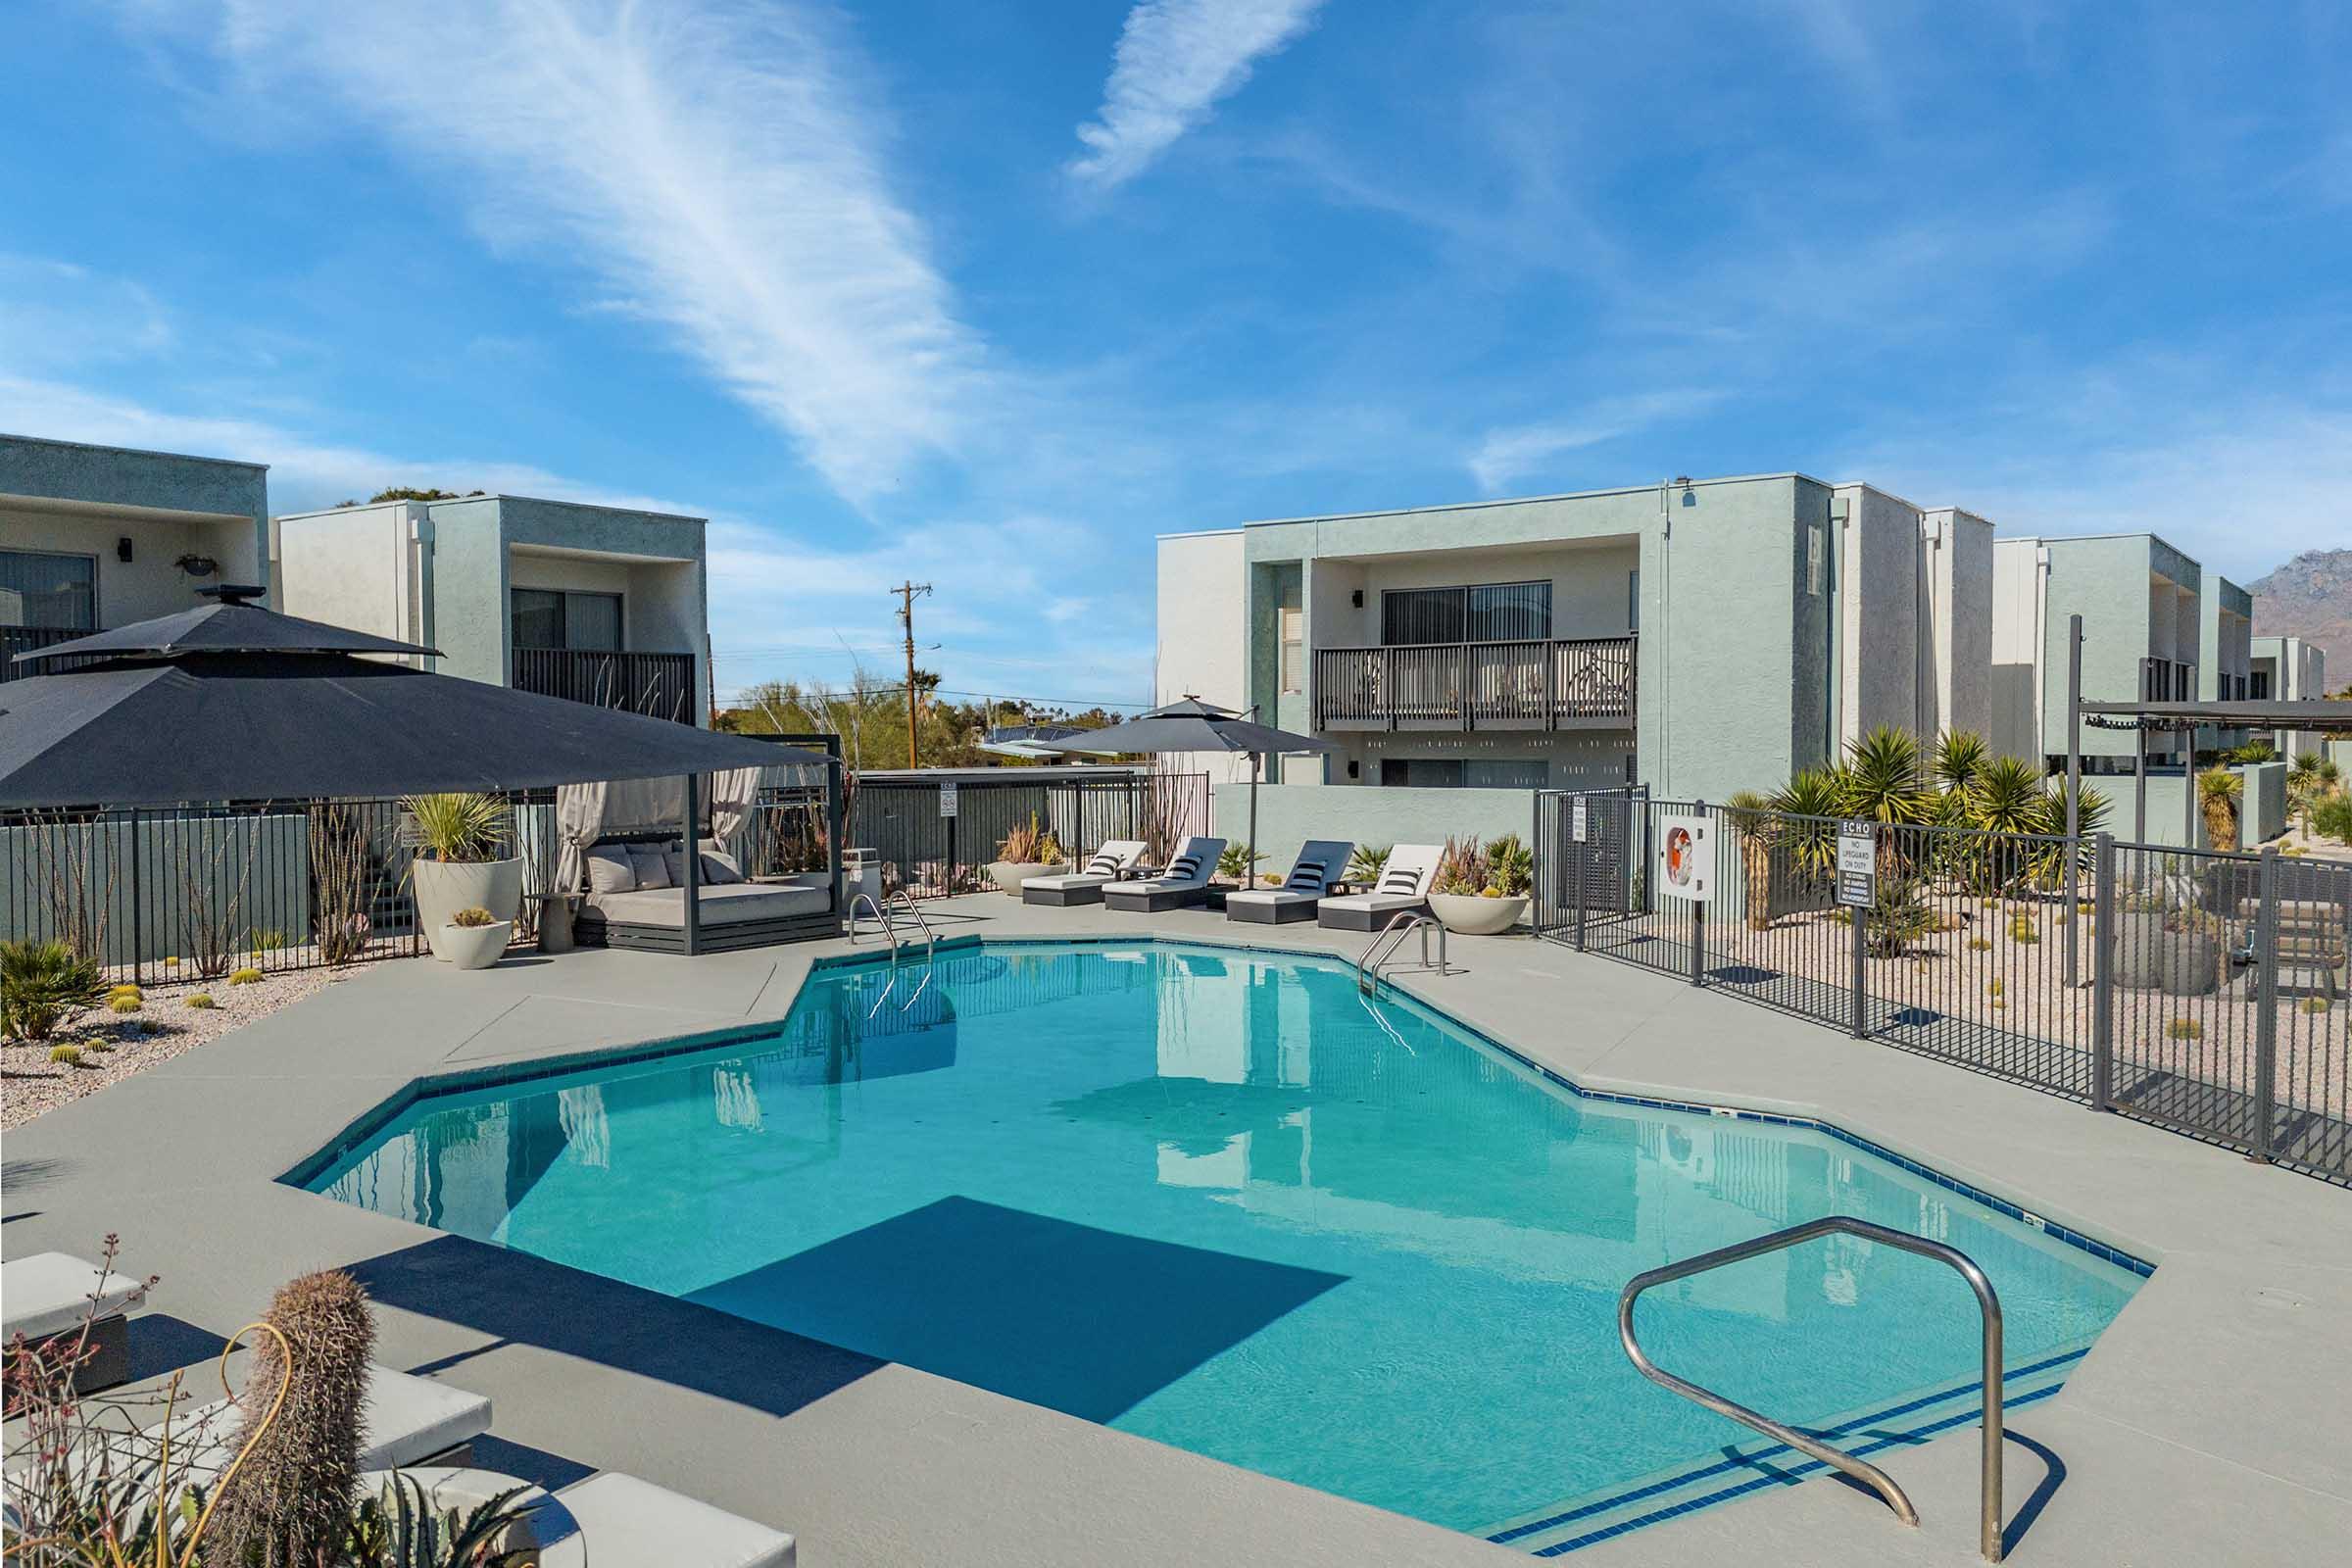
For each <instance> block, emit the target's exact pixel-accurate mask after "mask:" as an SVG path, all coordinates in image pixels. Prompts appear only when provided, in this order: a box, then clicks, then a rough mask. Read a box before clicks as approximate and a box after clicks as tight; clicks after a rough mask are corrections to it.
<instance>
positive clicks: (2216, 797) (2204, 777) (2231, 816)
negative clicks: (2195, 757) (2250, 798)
mask: <svg viewBox="0 0 2352 1568" xmlns="http://www.w3.org/2000/svg"><path fill="white" fill-rule="evenodd" d="M2245 793H2246V780H2245V777H2244V775H2242V774H2239V773H2232V772H2230V771H2229V769H2228V768H2226V767H2209V768H2207V769H2206V770H2205V771H2204V772H2202V773H2199V774H2198V775H2197V809H2198V811H2200V812H2201V813H2203V815H2204V818H2205V836H2206V838H2208V839H2210V840H2211V841H2212V843H2213V847H2214V848H2215V849H2217V850H2234V849H2236V848H2237V803H2238V799H2239V797H2241V796H2243V795H2244V794H2245Z"/></svg>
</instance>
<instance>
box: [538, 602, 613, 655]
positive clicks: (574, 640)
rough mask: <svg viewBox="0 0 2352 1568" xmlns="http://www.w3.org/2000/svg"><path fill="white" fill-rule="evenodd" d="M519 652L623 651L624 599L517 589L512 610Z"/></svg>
mask: <svg viewBox="0 0 2352 1568" xmlns="http://www.w3.org/2000/svg"><path fill="white" fill-rule="evenodd" d="M511 609H512V613H513V619H514V626H515V647H517V648H575V649H583V650H586V651H589V652H592V653H615V652H618V651H619V648H620V595H618V594H582V593H567V592H563V591H560V590H557V589H553V588H517V589H515V592H514V595H513V603H512V606H511Z"/></svg>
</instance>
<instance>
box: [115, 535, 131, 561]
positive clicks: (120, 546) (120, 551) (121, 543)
mask: <svg viewBox="0 0 2352 1568" xmlns="http://www.w3.org/2000/svg"><path fill="white" fill-rule="evenodd" d="M115 559H116V560H117V561H120V562H121V563H123V564H124V565H125V566H127V565H129V564H130V535H128V534H124V535H123V537H122V538H120V539H118V540H116V541H115Z"/></svg>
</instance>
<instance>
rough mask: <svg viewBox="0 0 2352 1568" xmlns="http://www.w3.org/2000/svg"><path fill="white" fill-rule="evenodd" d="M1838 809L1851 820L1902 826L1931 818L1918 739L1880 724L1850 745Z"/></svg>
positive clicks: (1841, 773) (1840, 776) (1840, 771)
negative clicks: (1865, 819) (1861, 819)
mask: <svg viewBox="0 0 2352 1568" xmlns="http://www.w3.org/2000/svg"><path fill="white" fill-rule="evenodd" d="M1838 795H1839V810H1840V812H1841V813H1842V814H1843V815H1846V816H1861V817H1868V818H1869V819H1870V820H1871V821H1873V822H1888V823H1894V824H1897V825H1900V824H1903V823H1910V822H1921V821H1925V820H1926V819H1927V815H1928V791H1927V788H1926V784H1925V781H1924V779H1923V776H1922V768H1921V760H1920V755H1919V737H1918V736H1916V735H1912V734H1910V733H1908V732H1906V731H1904V730H1899V729H1896V728H1894V727H1893V726H1892V725H1890V724H1881V725H1879V726H1878V727H1877V728H1876V729H1873V730H1872V731H1871V732H1870V733H1869V734H1867V735H1865V736H1863V737H1862V738H1861V739H1860V740H1858V741H1848V742H1847V743H1846V748H1845V761H1844V762H1843V764H1842V765H1841V766H1839V768H1838Z"/></svg>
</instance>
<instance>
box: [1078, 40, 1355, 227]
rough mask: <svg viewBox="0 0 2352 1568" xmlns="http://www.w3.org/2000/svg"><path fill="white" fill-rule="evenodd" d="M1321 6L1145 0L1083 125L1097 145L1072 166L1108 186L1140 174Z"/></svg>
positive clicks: (1083, 136)
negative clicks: (1093, 115) (1098, 102)
mask: <svg viewBox="0 0 2352 1568" xmlns="http://www.w3.org/2000/svg"><path fill="white" fill-rule="evenodd" d="M1322 4H1323V0H1142V3H1141V4H1140V5H1138V6H1137V7H1136V8H1135V9H1134V10H1133V11H1130V12H1129V13H1127V25H1126V26H1125V27H1123V28H1122V29H1121V30H1120V32H1119V43H1118V48H1117V50H1116V51H1115V53H1114V54H1113V56H1112V59H1111V68H1110V78H1109V80H1108V81H1106V82H1104V83H1103V107H1102V108H1101V109H1100V110H1098V111H1096V118H1095V119H1094V120H1092V121H1090V122H1089V123H1086V124H1083V125H1080V126H1079V127H1078V139H1079V140H1080V141H1082V142H1084V143H1086V145H1087V149H1088V150H1087V151H1086V152H1085V153H1083V154H1081V155H1080V156H1079V157H1077V158H1075V159H1073V160H1071V162H1070V165H1069V171H1070V172H1071V173H1072V174H1074V175H1076V176H1077V177H1078V178H1080V179H1082V180H1086V181H1088V182H1090V183H1092V184H1095V185H1097V186H1100V187H1103V188H1105V189H1107V188H1109V187H1112V186H1116V185H1119V184H1122V183H1124V182H1125V181H1127V180H1130V179H1133V178H1134V177H1135V176H1136V175H1137V174H1139V173H1141V172H1143V171H1144V170H1145V169H1146V168H1147V167H1148V166H1149V165H1150V164H1151V162H1152V160H1153V159H1154V158H1157V157H1158V156H1159V155H1160V154H1161V153H1162V152H1164V151H1166V150H1167V148H1168V147H1169V146H1170V145H1171V144H1172V143H1173V142H1174V141H1175V140H1176V139H1177V138H1178V137H1179V136H1182V135H1183V134H1184V133H1185V132H1186V131H1188V130H1190V129H1192V128H1193V127H1194V126H1195V125H1198V124H1200V123H1201V122H1202V121H1203V120H1206V119H1207V118H1208V113H1209V111H1210V109H1212V108H1213V107H1215V105H1216V104H1217V103H1218V102H1219V101H1220V100H1221V99H1225V98H1229V97H1231V96H1232V95H1233V94H1235V93H1237V92H1239V91H1240V90H1241V89H1242V86H1243V84H1244V83H1246V82H1247V81H1249V79H1250V71H1251V69H1252V68H1253V67H1254V66H1255V65H1256V63H1257V62H1258V61H1259V60H1260V59H1262V58H1264V57H1265V56H1267V55H1270V54H1273V53H1275V52H1277V51H1278V50H1281V49H1283V48H1284V47H1286V46H1287V45H1289V44H1290V43H1291V41H1292V40H1293V39H1295V38H1297V37H1298V36H1299V34H1300V33H1302V32H1304V31H1305V30H1306V29H1307V28H1308V27H1309V26H1310V25H1313V22H1314V16H1315V12H1316V11H1317V10H1318V9H1319V8H1320V7H1321V6H1322Z"/></svg>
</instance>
